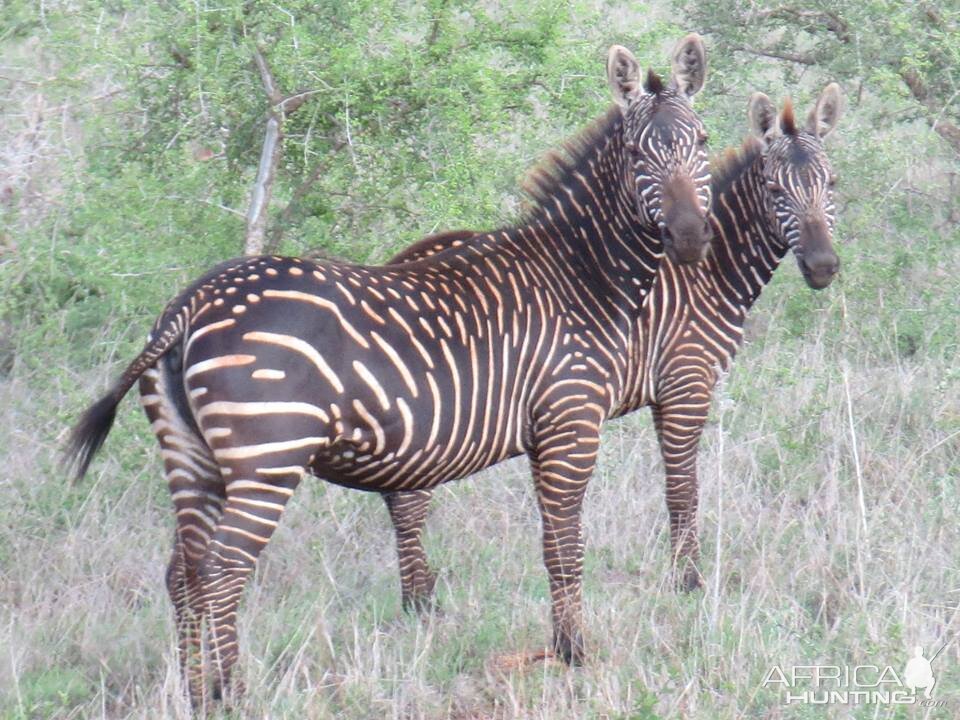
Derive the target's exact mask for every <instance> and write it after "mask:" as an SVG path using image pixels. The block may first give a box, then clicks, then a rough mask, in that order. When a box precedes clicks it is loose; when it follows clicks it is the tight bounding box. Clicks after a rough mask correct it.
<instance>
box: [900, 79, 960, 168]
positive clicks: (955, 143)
mask: <svg viewBox="0 0 960 720" xmlns="http://www.w3.org/2000/svg"><path fill="white" fill-rule="evenodd" d="M900 78H901V79H902V80H903V82H904V83H905V84H906V86H907V88H909V90H910V94H911V95H912V96H913V99H914V100H916V101H917V102H918V103H920V104H921V105H922V106H923V107H924V108H925V109H926V111H927V122H928V123H929V124H930V127H931V128H933V131H934V132H935V133H937V135H939V136H940V137H941V138H943V139H944V140H945V141H946V142H947V144H948V145H950V147H951V148H952V149H953V151H954V152H955V153H957V154H958V155H960V127H958V126H957V125H956V124H955V123H953V122H951V121H950V120H947V119H945V118H944V117H943V112H944V109H945V108H942V107H938V106H937V103H936V101H935V100H934V99H933V98H931V97H930V92H929V90H928V89H927V85H926V83H924V82H923V78H922V77H920V74H919V73H918V72H917V71H916V70H914V69H913V68H907V69H905V70H900ZM948 104H949V103H948Z"/></svg>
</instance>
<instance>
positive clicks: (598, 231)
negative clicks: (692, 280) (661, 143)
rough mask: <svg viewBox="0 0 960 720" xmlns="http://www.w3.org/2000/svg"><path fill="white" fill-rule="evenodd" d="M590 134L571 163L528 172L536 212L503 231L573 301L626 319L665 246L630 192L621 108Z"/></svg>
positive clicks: (635, 308) (651, 278)
mask: <svg viewBox="0 0 960 720" xmlns="http://www.w3.org/2000/svg"><path fill="white" fill-rule="evenodd" d="M596 133H597V134H596V136H595V137H594V138H593V139H592V140H591V141H590V143H589V145H584V146H581V147H580V148H578V149H577V150H576V151H574V152H572V153H571V154H572V157H571V159H570V160H569V161H555V162H554V164H553V166H552V167H550V168H548V169H547V170H545V171H541V172H538V173H536V174H534V176H533V178H532V182H533V185H534V186H533V187H532V188H531V192H532V194H533V195H534V197H535V198H536V201H537V207H536V208H535V209H534V210H533V211H532V212H531V213H530V215H529V216H528V218H527V219H526V220H525V221H524V222H523V223H522V224H521V225H520V226H518V227H515V228H512V229H509V230H506V231H505V232H506V233H508V235H510V236H511V239H513V240H514V241H515V243H516V245H517V246H518V247H519V249H521V251H522V252H523V254H524V255H526V256H527V257H529V258H530V259H531V260H532V261H533V262H534V263H535V264H536V265H537V266H538V267H540V268H542V270H543V272H544V273H547V274H552V275H554V276H555V277H556V280H557V284H558V285H561V286H562V285H568V286H569V285H572V289H573V295H572V297H571V301H573V302H575V303H578V304H579V303H580V302H582V301H586V302H587V304H595V303H598V302H599V303H601V304H603V305H607V306H609V305H613V306H614V307H615V308H616V309H615V311H614V312H615V314H618V315H621V316H622V319H623V320H628V319H629V318H632V317H634V316H636V314H637V313H638V312H639V310H640V305H641V304H642V301H643V298H644V297H645V296H646V295H647V293H648V292H649V290H650V287H651V286H652V285H653V282H654V279H655V277H656V269H657V265H658V263H659V261H660V258H661V257H662V254H663V245H662V243H661V240H660V236H659V231H658V229H657V228H656V227H655V226H650V225H646V224H645V223H644V221H642V220H641V217H640V215H639V213H638V212H637V207H636V201H635V198H634V197H632V192H631V191H630V188H632V187H633V179H632V177H631V170H630V169H629V168H628V167H627V163H626V162H625V159H624V156H625V152H624V148H623V136H622V119H621V116H620V113H619V111H612V112H610V113H608V114H607V116H605V118H604V119H603V120H601V121H600V123H598V129H597V130H596Z"/></svg>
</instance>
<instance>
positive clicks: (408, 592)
mask: <svg viewBox="0 0 960 720" xmlns="http://www.w3.org/2000/svg"><path fill="white" fill-rule="evenodd" d="M432 496H433V492H432V491H431V490H407V491H398V492H389V493H383V501H384V502H385V503H386V504H387V510H389V511H390V520H391V521H392V522H393V529H394V531H395V532H396V535H397V562H398V565H399V567H400V593H401V595H400V597H401V602H402V604H403V609H404V610H414V611H416V612H418V613H423V612H429V611H432V610H435V609H436V602H435V601H434V598H433V586H434V584H436V581H437V578H436V575H434V574H433V572H432V571H431V570H430V565H429V563H428V562H427V554H426V551H424V549H423V542H422V540H421V535H422V533H423V525H424V523H425V522H426V520H427V511H428V510H429V509H430V498H431V497H432Z"/></svg>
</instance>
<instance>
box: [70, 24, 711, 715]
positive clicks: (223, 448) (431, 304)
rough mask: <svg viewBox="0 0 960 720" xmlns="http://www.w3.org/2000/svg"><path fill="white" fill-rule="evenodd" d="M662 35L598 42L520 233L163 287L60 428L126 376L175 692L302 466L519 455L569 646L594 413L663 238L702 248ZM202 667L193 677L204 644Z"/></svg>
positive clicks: (433, 479) (629, 351)
mask: <svg viewBox="0 0 960 720" xmlns="http://www.w3.org/2000/svg"><path fill="white" fill-rule="evenodd" d="M705 62H706V61H705V52H704V48H703V44H702V42H701V40H700V39H699V37H698V36H696V35H691V36H688V37H686V38H684V39H683V40H682V41H681V42H680V43H679V44H678V46H677V48H676V49H675V51H674V53H673V56H672V65H673V72H672V78H671V81H670V82H669V83H664V82H663V81H662V80H661V79H660V78H659V77H658V76H657V75H656V74H655V73H653V72H652V71H650V72H649V73H648V74H647V76H646V80H645V82H643V83H641V73H640V68H639V65H638V63H637V61H636V59H635V58H634V56H633V55H632V54H631V53H630V52H629V51H628V50H626V49H625V48H623V47H620V46H614V47H612V48H611V49H610V52H609V54H608V61H607V76H608V81H609V84H610V87H611V90H612V94H613V99H614V101H615V105H614V106H613V107H612V108H611V110H610V111H608V112H607V113H606V114H605V115H604V116H603V117H602V118H600V119H599V120H598V121H597V122H595V123H594V124H593V125H592V126H591V127H590V128H588V129H587V130H586V131H585V132H584V133H582V134H581V135H580V136H579V137H578V138H576V139H575V140H574V141H571V142H570V143H569V144H568V145H567V146H566V154H565V156H561V155H555V156H554V157H553V158H552V159H551V160H549V161H548V162H547V163H546V164H545V165H544V166H543V167H541V168H540V169H539V170H538V171H537V172H535V173H534V175H533V179H532V186H531V193H532V195H533V198H534V200H535V207H534V208H533V209H532V210H531V211H530V213H529V216H528V217H527V218H526V219H525V220H524V221H523V222H522V223H521V224H520V225H518V226H516V227H508V228H503V229H501V230H497V231H494V232H490V233H485V234H479V235H475V236H473V237H471V238H470V239H469V240H466V241H464V242H463V243H462V244H460V245H458V246H457V247H455V248H451V249H450V250H448V251H445V252H442V253H438V254H437V255H435V256H433V257H429V258H426V259H424V260H422V261H420V262H417V263H408V264H405V265H402V266H393V267H389V266H388V267H371V266H361V265H352V264H349V263H343V262H335V261H329V262H312V261H308V260H304V259H302V258H293V257H273V256H261V257H249V258H243V259H239V260H234V261H230V262H228V263H225V264H223V265H221V266H219V267H217V268H214V269H213V270H212V271H210V272H209V273H207V274H206V275H205V276H204V277H202V278H201V279H200V280H198V281H196V282H195V283H193V284H192V285H191V286H190V287H188V288H187V289H186V290H184V291H183V292H182V293H181V294H180V295H179V296H178V297H177V298H176V299H174V300H173V301H172V302H171V303H170V304H169V305H168V306H167V308H166V310H165V311H164V312H163V314H162V315H161V317H160V318H159V320H158V321H157V323H156V324H155V326H154V329H153V332H152V335H151V337H150V339H149V341H148V343H147V345H146V347H145V348H144V350H143V351H142V352H141V354H140V355H139V356H138V357H137V358H136V359H135V360H134V361H133V362H132V363H131V364H130V365H129V366H128V368H127V369H126V371H125V372H124V373H123V375H122V376H121V378H120V380H119V381H118V382H117V383H116V384H115V385H114V386H113V388H112V389H111V390H110V391H109V393H108V394H107V395H106V396H105V397H104V398H103V399H101V400H100V401H99V402H98V403H96V404H95V405H93V406H92V407H91V408H90V409H89V410H88V411H87V413H86V414H85V415H84V417H83V418H82V419H81V421H80V422H79V424H78V425H77V427H76V429H75V430H74V433H73V435H72V440H71V445H70V448H69V451H68V456H69V457H70V458H72V459H73V461H74V462H75V463H76V464H77V467H78V469H79V474H80V475H82V474H83V473H84V472H85V471H86V469H87V467H88V465H89V463H90V461H91V459H92V456H93V454H94V453H95V452H96V451H97V450H98V449H99V447H100V446H101V444H102V443H103V441H104V439H105V438H106V435H107V433H108V432H109V429H110V425H111V423H112V421H113V417H114V414H115V411H116V407H117V404H118V403H119V402H120V400H121V399H122V397H123V396H124V394H125V393H126V392H127V391H128V390H129V389H130V387H132V385H133V384H134V383H135V382H137V380H139V382H140V393H141V401H142V403H143V406H144V408H145V410H146V413H147V416H148V418H149V420H150V422H151V424H152V428H153V431H154V433H155V434H156V436H157V438H158V440H159V442H160V446H161V452H162V456H163V460H164V467H165V470H166V476H167V480H168V483H169V486H170V491H171V493H172V496H173V502H174V506H175V509H176V521H177V529H176V535H175V541H174V550H173V556H172V559H171V562H170V565H169V569H168V573H167V585H168V589H169V592H170V597H171V600H172V602H173V606H174V610H175V619H176V626H177V632H178V639H179V651H180V660H181V663H182V668H183V672H184V679H185V682H186V685H187V688H188V690H189V692H190V696H191V698H192V700H193V702H194V704H197V703H205V702H206V698H207V697H208V689H207V687H206V686H207V679H208V678H209V679H210V680H212V684H213V687H212V695H211V696H212V697H213V698H214V699H217V698H220V697H223V696H224V694H226V693H228V692H229V693H230V694H236V693H238V692H239V691H240V689H239V682H238V681H236V680H234V681H233V682H231V671H232V669H233V666H234V664H235V662H236V660H237V655H238V650H237V632H236V616H237V607H238V603H239V600H240V596H241V592H242V590H243V587H244V585H245V583H246V581H247V578H248V577H249V575H250V573H251V572H252V571H253V569H254V567H255V564H256V560H257V557H258V556H259V554H260V552H261V551H262V550H263V548H264V547H265V546H266V545H267V543H268V541H269V539H270V537H271V535H272V534H273V531H274V529H275V528H276V527H277V525H278V523H279V522H280V518H281V515H282V513H283V509H284V506H285V505H286V503H287V501H288V500H289V499H290V497H291V496H292V495H293V493H294V490H295V488H296V487H297V485H298V484H299V482H300V480H301V478H302V477H304V476H305V475H306V474H313V475H315V476H317V477H319V478H322V479H324V480H328V481H330V482H333V483H336V484H339V485H344V486H347V487H351V488H357V489H361V490H371V491H379V492H385V491H397V490H407V489H421V488H430V487H434V486H436V485H437V484H439V483H442V482H447V481H450V480H454V479H457V478H463V477H465V476H467V475H470V474H472V473H474V472H476V471H477V470H479V469H481V468H485V467H488V466H490V465H492V464H494V463H497V462H499V461H501V460H504V459H505V458H509V457H513V456H516V455H520V454H523V453H526V454H527V455H528V456H529V458H530V462H531V466H532V468H533V476H534V482H535V486H536V492H537V497H538V499H539V503H540V509H541V513H542V517H543V525H544V531H543V548H544V549H543V552H544V562H545V565H546V568H547V571H548V574H549V577H550V589H551V597H552V614H553V625H554V647H555V649H556V651H557V653H558V654H559V655H560V656H561V657H562V658H564V659H565V660H566V661H568V662H580V661H581V660H582V658H583V644H582V639H581V637H582V636H581V629H580V625H581V618H580V615H581V612H580V576H581V563H582V557H583V542H582V536H581V530H580V510H581V502H582V499H583V494H584V490H585V489H586V485H587V481H588V479H589V477H590V474H591V472H592V470H593V465H594V462H595V459H596V455H597V448H598V444H599V437H600V433H599V428H600V424H601V423H602V422H603V420H604V419H605V418H607V417H609V416H610V415H612V414H615V413H617V412H618V411H619V409H620V408H621V407H622V406H623V403H624V402H626V401H627V396H628V393H629V392H630V388H632V387H633V386H634V385H635V384H636V382H637V378H638V373H639V371H640V370H641V368H640V367H639V366H638V365H637V363H636V358H637V357H639V355H638V353H639V349H640V348H641V347H642V346H643V344H644V340H643V338H642V337H641V325H640V322H639V319H640V313H641V300H642V298H643V297H644V296H645V295H646V294H647V292H648V290H649V288H650V286H651V284H652V281H653V277H654V274H655V272H656V269H657V266H658V264H659V261H660V259H661V257H662V255H663V251H664V250H665V251H666V253H667V254H668V255H669V256H670V257H673V258H674V259H675V260H676V261H678V262H681V263H684V262H693V261H697V260H700V259H701V258H702V257H703V255H704V254H705V251H706V249H707V247H708V245H709V239H710V226H709V222H708V219H707V218H708V215H707V213H708V208H709V205H710V175H709V160H708V157H707V151H706V147H705V142H706V133H705V131H704V128H703V125H702V123H701V122H700V120H699V118H698V117H697V115H696V114H695V113H694V111H693V109H692V107H691V105H690V99H691V97H692V96H693V95H695V94H696V93H697V92H698V91H699V90H700V88H701V87H702V85H703V81H704V77H705ZM204 632H206V636H207V638H208V644H209V650H210V652H209V657H208V658H207V659H208V661H209V662H210V663H211V664H212V672H211V673H209V674H208V673H206V672H205V671H204V669H203V653H202V643H201V641H202V637H203V633H204Z"/></svg>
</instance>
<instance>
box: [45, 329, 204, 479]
mask: <svg viewBox="0 0 960 720" xmlns="http://www.w3.org/2000/svg"><path fill="white" fill-rule="evenodd" d="M184 317H185V314H184V313H177V314H175V315H174V314H173V313H164V316H163V317H162V318H161V320H160V323H158V325H160V324H161V323H162V324H163V326H164V330H163V331H162V332H159V334H157V331H158V329H159V328H155V330H154V337H152V338H151V339H150V340H149V341H148V342H147V346H146V347H145V348H144V349H143V351H142V352H141V353H140V354H139V355H138V356H137V357H136V358H135V359H134V360H133V362H131V363H130V364H129V365H128V366H127V369H126V371H124V373H123V375H122V376H121V377H120V379H119V380H118V381H117V382H116V384H115V385H114V386H113V387H112V388H111V389H110V391H109V392H108V393H107V394H106V395H104V396H103V397H102V398H100V399H99V400H98V401H97V402H95V403H94V404H93V405H91V406H90V407H89V408H87V410H86V412H84V413H83V416H82V417H81V418H80V421H79V422H78V423H77V424H76V425H75V426H74V428H73V430H71V431H70V436H69V438H68V440H67V444H66V447H65V448H64V451H63V455H64V466H65V468H66V469H67V471H68V472H72V473H73V477H74V480H75V481H79V480H82V479H83V476H84V475H86V473H87V469H88V468H89V467H90V462H91V461H92V460H93V458H94V456H95V455H96V454H97V452H98V451H99V450H100V448H101V447H102V446H103V443H104V441H105V440H106V439H107V435H109V434H110V428H111V427H113V421H114V418H115V417H116V415H117V406H118V405H119V404H120V401H121V400H123V397H124V396H125V395H126V394H127V392H128V391H129V390H130V388H131V387H133V384H134V383H135V382H136V381H137V380H138V379H139V378H140V376H141V375H143V373H144V371H146V370H147V369H148V368H151V367H153V366H154V365H155V364H156V362H157V360H159V359H160V358H161V357H163V355H164V354H166V353H167V352H168V351H169V350H170V349H171V348H172V347H173V346H174V345H176V344H177V343H179V342H180V339H181V338H182V337H183V332H184V325H185V323H184Z"/></svg>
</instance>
